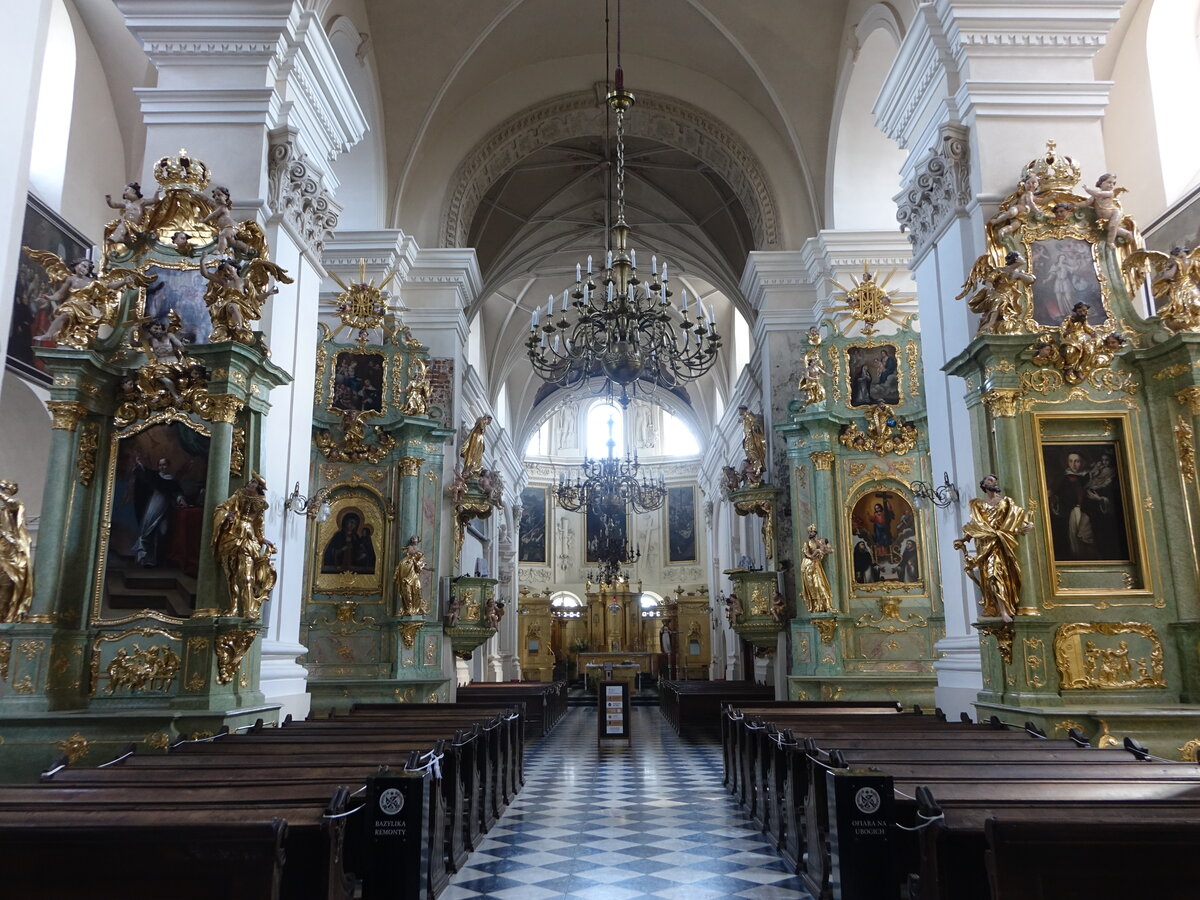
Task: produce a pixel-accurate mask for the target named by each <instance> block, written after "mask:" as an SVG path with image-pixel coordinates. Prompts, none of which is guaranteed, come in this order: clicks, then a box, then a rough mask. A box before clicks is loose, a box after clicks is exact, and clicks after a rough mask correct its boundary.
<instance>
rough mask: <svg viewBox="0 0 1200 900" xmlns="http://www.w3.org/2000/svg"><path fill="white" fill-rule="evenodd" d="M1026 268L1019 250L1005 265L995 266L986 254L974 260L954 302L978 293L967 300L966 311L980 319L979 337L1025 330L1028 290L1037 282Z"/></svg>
mask: <svg viewBox="0 0 1200 900" xmlns="http://www.w3.org/2000/svg"><path fill="white" fill-rule="evenodd" d="M1026 267H1027V262H1026V259H1025V257H1024V256H1022V255H1021V254H1020V253H1018V252H1017V251H1016V250H1010V251H1009V252H1008V254H1007V255H1006V256H1005V257H1004V265H1003V266H996V265H993V264H992V260H991V257H990V256H989V255H988V254H986V253H985V254H984V255H982V256H980V257H979V259H977V260H975V264H974V265H973V266H972V267H971V273H970V274H969V275H968V276H967V280H966V281H964V282H963V286H962V290H961V291H959V293H958V295H957V296H956V297H955V298H954V299H955V300H961V299H963V298H964V297H966V296H967V294H970V293H971V291H973V290H974V291H975V293H974V294H971V297H970V298H969V299H968V300H967V308H968V309H969V310H971V312H973V313H976V314H977V315H978V316H979V317H980V318H979V327H978V328H977V329H976V331H975V333H976V334H1018V333H1019V332H1021V331H1022V330H1023V322H1024V318H1025V309H1026V306H1027V301H1028V297H1029V288H1030V287H1031V286H1032V285H1033V284H1034V282H1036V281H1037V278H1036V277H1034V276H1033V275H1031V274H1030V273H1029V272H1027V271H1025V269H1026ZM977 286H978V288H979V289H978V290H975V289H976V287H977Z"/></svg>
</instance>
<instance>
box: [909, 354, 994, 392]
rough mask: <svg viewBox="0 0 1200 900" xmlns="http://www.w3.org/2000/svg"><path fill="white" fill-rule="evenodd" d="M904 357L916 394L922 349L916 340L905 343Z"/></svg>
mask: <svg viewBox="0 0 1200 900" xmlns="http://www.w3.org/2000/svg"><path fill="white" fill-rule="evenodd" d="M904 358H905V359H907V360H908V389H909V391H911V392H912V393H913V394H914V395H915V394H916V392H917V389H918V388H919V387H920V386H921V351H920V350H918V349H917V342H916V341H909V342H908V343H907V344H905V345H904ZM1005 361H1006V362H1007V360H1005Z"/></svg>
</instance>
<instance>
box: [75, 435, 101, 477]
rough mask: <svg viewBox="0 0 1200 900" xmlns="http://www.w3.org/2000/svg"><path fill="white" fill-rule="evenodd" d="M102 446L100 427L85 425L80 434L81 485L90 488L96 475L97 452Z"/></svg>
mask: <svg viewBox="0 0 1200 900" xmlns="http://www.w3.org/2000/svg"><path fill="white" fill-rule="evenodd" d="M99 446H100V426H99V425H97V424H96V423H95V422H90V423H88V424H87V425H84V426H83V428H82V430H81V431H80V432H79V483H80V484H82V485H83V486H84V487H88V486H90V485H91V483H92V478H94V477H95V475H96V450H97V449H99Z"/></svg>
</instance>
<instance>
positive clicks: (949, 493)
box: [912, 472, 958, 509]
mask: <svg viewBox="0 0 1200 900" xmlns="http://www.w3.org/2000/svg"><path fill="white" fill-rule="evenodd" d="M912 492H913V499H915V500H916V501H917V502H918V503H920V502H922V501H926V502H929V503H932V504H933V505H934V506H936V507H937V508H938V509H945V508H946V507H948V506H951V505H953V504H955V503H957V502H958V485H956V484H954V483H952V482H951V481H950V473H949V472H943V473H942V484H941V486H940V487H937V488H935V487H933V485H931V484H929V483H928V482H925V481H914V482H913V483H912Z"/></svg>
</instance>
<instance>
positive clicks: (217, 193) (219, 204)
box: [200, 187, 283, 281]
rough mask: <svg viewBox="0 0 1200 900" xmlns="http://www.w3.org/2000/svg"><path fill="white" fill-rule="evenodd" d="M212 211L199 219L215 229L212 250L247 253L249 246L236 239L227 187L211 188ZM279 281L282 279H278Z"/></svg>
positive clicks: (231, 204)
mask: <svg viewBox="0 0 1200 900" xmlns="http://www.w3.org/2000/svg"><path fill="white" fill-rule="evenodd" d="M211 203H212V212H210V213H209V214H208V215H207V216H205V217H204V218H203V219H201V220H200V221H201V223H203V224H205V225H211V226H213V228H215V229H216V230H217V243H216V246H215V247H214V248H213V252H214V253H215V254H217V256H220V255H222V254H224V253H228V252H229V251H231V250H240V251H242V252H243V253H249V252H250V251H251V249H252V248H251V247H250V246H249V245H248V244H246V243H244V242H243V241H240V240H238V237H237V229H238V223H237V221H236V220H235V219H234V218H233V201H232V200H231V199H230V197H229V188H225V187H215V188H213V189H212V200H211ZM280 280H281V281H282V280H283V279H280Z"/></svg>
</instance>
